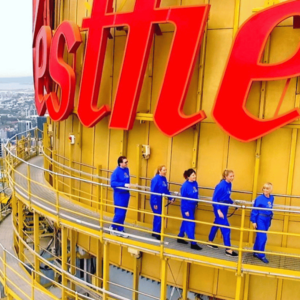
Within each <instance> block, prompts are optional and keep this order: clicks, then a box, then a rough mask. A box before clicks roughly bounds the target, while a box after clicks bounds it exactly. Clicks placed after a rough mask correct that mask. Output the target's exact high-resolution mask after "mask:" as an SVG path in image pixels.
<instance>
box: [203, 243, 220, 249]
mask: <svg viewBox="0 0 300 300" xmlns="http://www.w3.org/2000/svg"><path fill="white" fill-rule="evenodd" d="M206 246H207V247H208V248H212V249H219V247H218V246H215V245H212V244H206Z"/></svg>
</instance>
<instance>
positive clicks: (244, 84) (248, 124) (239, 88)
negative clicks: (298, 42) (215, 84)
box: [33, 0, 300, 142]
mask: <svg viewBox="0 0 300 300" xmlns="http://www.w3.org/2000/svg"><path fill="white" fill-rule="evenodd" d="M33 1H34V6H33V7H34V31H33V58H34V59H33V64H34V85H35V103H36V107H37V111H38V114H39V115H44V114H45V111H46V108H47V109H48V112H49V115H50V117H51V118H52V119H53V120H54V121H62V120H65V119H66V118H67V117H68V116H69V115H70V114H71V113H72V112H73V109H74V95H75V85H76V74H75V64H76V52H77V49H78V47H79V46H80V44H81V43H82V39H81V35H80V31H84V30H86V31H88V35H87V37H88V38H87V42H86V49H85V57H84V62H83V70H82V75H81V84H80V92H79V99H78V108H77V114H78V118H79V119H80V121H81V123H82V124H83V125H84V126H87V127H91V126H94V125H95V124H96V123H97V122H99V121H100V120H101V119H103V118H104V117H106V116H107V115H109V114H111V117H110V123H109V128H115V129H123V130H130V129H131V128H132V127H133V123H134V119H135V115H136V110H137V105H138V101H139V96H140V92H141V88H142V84H143V79H144V74H145V69H146V66H147V62H148V58H149V53H150V48H151V44H152V40H153V36H154V34H155V33H156V32H158V31H159V27H158V24H160V23H172V24H173V25H174V26H175V32H174V37H173V41H172V45H171V49H170V53H169V57H168V62H167V67H166V70H165V75H164V78H163V80H162V84H161V89H160V94H159V98H158V101H157V106H156V109H155V112H154V122H155V124H156V126H157V127H158V128H159V129H160V130H161V131H162V132H163V133H165V134H166V135H168V136H170V137H172V136H175V135H177V134H179V133H180V132H182V131H184V130H185V129H187V128H189V127H191V126H193V125H195V124H197V123H199V122H201V121H202V120H203V119H205V118H206V114H205V112H204V111H202V110H201V111H199V112H196V113H195V114H193V115H190V116H187V115H185V114H184V113H183V106H184V103H185V99H186V95H187V91H188V87H189V84H190V80H191V77H192V73H193V69H194V66H195V62H196V59H197V55H198V54H199V50H200V46H201V41H202V37H203V33H204V30H205V25H206V22H207V19H208V13H209V9H210V5H197V6H184V7H171V8H160V0H147V1H145V0H136V3H135V7H134V10H133V11H132V12H126V13H114V12H113V8H112V7H113V6H112V4H113V0H105V1H104V0H94V3H93V9H92V13H91V16H90V18H86V19H84V20H83V22H82V27H81V28H79V27H78V26H77V25H76V24H75V23H74V22H71V21H64V22H62V23H61V24H60V25H59V26H58V28H57V29H56V31H55V33H54V35H53V36H52V30H51V28H50V26H49V23H50V22H49V20H47V17H46V18H45V11H46V10H47V0H33ZM299 15H300V1H287V2H284V3H283V4H278V5H275V6H273V7H271V8H268V9H265V10H262V11H261V12H259V13H257V14H255V15H253V16H252V17H251V18H250V19H249V20H248V21H247V22H245V23H244V24H243V25H242V26H241V28H240V29H239V31H238V33H237V35H236V38H235V41H234V43H233V46H232V50H231V53H230V55H229V59H228V63H227V66H226V69H225V72H224V76H223V79H222V81H221V84H220V88H219V91H218V94H217V97H216V100H215V104H214V108H213V112H212V114H213V117H214V118H215V120H216V122H217V123H218V124H219V125H220V126H221V127H222V128H223V129H224V130H225V131H226V132H227V133H228V134H229V135H231V136H232V137H234V138H236V139H238V140H240V141H244V142H247V141H252V140H255V139H257V138H259V137H261V136H264V135H266V134H267V133H269V132H271V131H273V130H275V129H277V128H279V127H282V126H283V125H285V124H288V123H290V122H292V121H294V120H296V119H297V118H299V117H300V110H299V109H298V108H295V109H293V110H291V111H289V112H287V113H285V114H282V115H280V116H277V115H276V116H274V117H273V118H272V119H267V120H263V119H259V118H257V117H255V116H253V115H252V114H251V113H250V112H249V111H248V110H247V109H246V101H247V98H248V95H249V91H250V88H251V85H252V83H253V82H254V81H269V80H280V79H289V78H292V77H296V76H300V49H298V50H297V51H296V52H295V53H294V54H293V55H292V56H291V57H290V58H289V59H287V60H285V61H283V62H280V63H276V64H264V63H262V62H261V58H262V54H263V50H264V47H265V45H266V42H267V39H268V37H269V35H270V33H271V31H272V30H273V29H274V27H275V26H276V25H277V24H278V23H280V22H281V21H283V20H284V19H286V18H289V17H292V16H299ZM122 26H126V27H128V34H127V41H126V47H125V53H124V57H123V63H122V67H121V72H120V76H119V81H118V86H117V91H116V96H115V101H114V106H113V108H112V109H111V108H110V106H109V105H108V104H107V105H103V106H101V107H100V108H98V107H97V102H98V96H99V87H100V82H101V76H102V70H103V64H104V59H105V51H106V44H107V39H108V38H110V37H111V35H110V29H111V28H113V27H122ZM65 47H66V49H67V51H68V53H71V54H72V55H73V67H71V66H70V65H69V64H67V63H66V62H65V61H64V59H63V53H64V49H65ZM52 82H55V83H56V84H57V85H59V87H60V94H59V95H58V94H57V92H55V91H52V89H51V87H52ZM166 114H167V115H168V116H169V117H168V119H169V120H172V122H169V121H168V120H166Z"/></svg>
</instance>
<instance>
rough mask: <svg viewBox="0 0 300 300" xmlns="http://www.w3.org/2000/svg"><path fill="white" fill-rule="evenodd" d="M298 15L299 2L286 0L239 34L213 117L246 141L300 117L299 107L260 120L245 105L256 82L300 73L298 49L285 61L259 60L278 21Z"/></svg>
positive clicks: (267, 11)
mask: <svg viewBox="0 0 300 300" xmlns="http://www.w3.org/2000/svg"><path fill="white" fill-rule="evenodd" d="M295 15H300V1H289V2H285V3H283V4H279V5H276V6H273V7H271V8H269V9H266V10H263V11H262V12H260V13H258V14H256V15H254V16H253V17H251V18H250V19H249V20H248V21H247V22H246V23H245V24H244V25H243V26H242V28H241V29H240V30H239V32H238V34H237V37H236V39H235V42H234V45H233V48H232V51H231V54H230V58H229V61H228V65H227V69H226V71H225V73H224V77H223V81H222V83H221V86H220V90H219V93H218V96H217V99H216V102H215V106H214V110H213V116H214V118H215V119H216V121H217V122H218V123H219V124H220V126H221V127H222V128H223V129H224V130H225V131H226V132H227V133H228V134H230V135H231V136H233V137H235V138H237V139H239V140H241V141H243V142H248V141H252V140H255V139H257V138H259V137H261V136H263V135H265V134H267V133H269V132H271V131H273V130H275V129H277V128H279V127H282V126H283V125H285V124H287V123H290V122H292V121H294V120H295V119H297V118H299V116H300V111H299V109H298V108H296V109H293V110H291V111H290V112H288V113H286V114H283V115H281V116H279V117H274V118H272V119H269V120H261V119H259V118H256V117H255V116H253V115H251V114H250V113H249V112H248V111H247V110H246V107H245V105H246V101H247V98H248V94H249V90H250V87H251V84H252V82H253V81H267V80H279V79H284V78H291V77H296V76H300V50H299V49H298V50H297V51H296V53H294V55H293V56H291V57H290V58H289V59H288V60H286V61H283V62H282V63H276V64H268V65H266V64H263V63H260V61H261V57H262V53H263V50H264V47H265V44H266V42H267V38H268V36H269V35H270V33H271V31H272V30H273V29H274V27H275V26H276V25H277V24H278V23H280V22H281V21H283V20H284V19H286V18H288V17H291V16H295Z"/></svg>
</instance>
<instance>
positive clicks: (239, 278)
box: [235, 205, 246, 300]
mask: <svg viewBox="0 0 300 300" xmlns="http://www.w3.org/2000/svg"><path fill="white" fill-rule="evenodd" d="M241 208H242V217H241V228H240V241H239V251H238V252H239V256H238V263H237V272H236V276H237V282H236V290H235V300H240V297H241V288H242V275H243V274H242V255H243V238H244V230H245V214H246V207H245V205H242V207H241Z"/></svg>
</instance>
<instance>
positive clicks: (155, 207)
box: [150, 165, 172, 240]
mask: <svg viewBox="0 0 300 300" xmlns="http://www.w3.org/2000/svg"><path fill="white" fill-rule="evenodd" d="M166 175H167V168H166V166H165V165H161V166H158V167H157V169H156V174H155V176H154V177H153V178H152V180H151V192H153V193H159V194H166V195H170V191H169V189H168V181H167V178H166ZM169 201H172V198H171V197H169ZM150 205H151V208H152V211H153V212H154V213H155V214H159V215H161V212H162V196H160V195H151V196H150ZM160 230H161V216H157V215H156V216H154V218H153V233H152V236H153V237H155V238H156V239H158V240H160Z"/></svg>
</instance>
